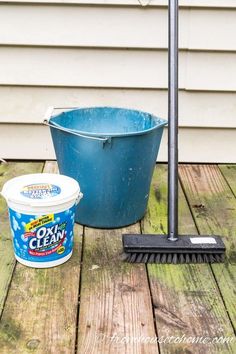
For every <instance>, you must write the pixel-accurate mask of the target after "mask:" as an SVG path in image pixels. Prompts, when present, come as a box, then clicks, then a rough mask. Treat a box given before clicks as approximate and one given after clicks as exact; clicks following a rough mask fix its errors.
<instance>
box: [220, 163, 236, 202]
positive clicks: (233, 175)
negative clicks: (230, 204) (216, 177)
mask: <svg viewBox="0 0 236 354" xmlns="http://www.w3.org/2000/svg"><path fill="white" fill-rule="evenodd" d="M219 169H220V170H221V172H222V173H223V176H224V178H225V179H226V181H227V183H228V184H229V186H230V188H231V189H232V191H233V193H234V195H235V197H236V165H219Z"/></svg>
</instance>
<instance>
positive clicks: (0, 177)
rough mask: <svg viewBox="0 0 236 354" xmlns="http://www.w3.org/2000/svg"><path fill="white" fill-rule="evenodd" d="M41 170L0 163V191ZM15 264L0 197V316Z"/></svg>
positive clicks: (29, 164) (38, 165)
mask: <svg viewBox="0 0 236 354" xmlns="http://www.w3.org/2000/svg"><path fill="white" fill-rule="evenodd" d="M42 168H43V163H40V162H8V163H0V190H2V187H3V184H4V183H5V182H7V181H8V180H9V179H11V178H13V177H17V176H20V175H23V174H27V173H36V172H41V171H42ZM15 263H16V261H15V257H14V252H13V247H12V235H11V229H10V224H9V218H8V209H7V203H6V202H5V200H4V198H3V197H2V196H0V275H1V276H0V316H1V313H2V309H3V304H4V301H5V298H6V295H7V290H8V286H9V284H10V281H11V277H12V272H13V270H14V267H15ZM0 350H1V349H0Z"/></svg>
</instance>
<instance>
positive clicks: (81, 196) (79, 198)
mask: <svg viewBox="0 0 236 354" xmlns="http://www.w3.org/2000/svg"><path fill="white" fill-rule="evenodd" d="M83 196H84V195H83V193H81V192H79V195H78V197H77V198H76V201H75V205H78V204H79V202H80V200H81V199H82V198H83Z"/></svg>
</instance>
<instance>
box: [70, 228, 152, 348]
mask: <svg viewBox="0 0 236 354" xmlns="http://www.w3.org/2000/svg"><path fill="white" fill-rule="evenodd" d="M132 232H133V233H139V232H140V225H139V224H136V225H133V226H130V227H126V228H123V229H114V230H98V229H91V228H86V229H85V241H84V251H83V252H84V253H83V268H82V284H81V298H80V300H81V305H80V313H79V328H78V348H77V353H78V354H85V353H86V354H87V353H88V354H105V353H111V354H113V353H116V354H125V353H126V354H131V353H135V354H139V353H140V354H141V353H142V354H145V353H147V354H157V353H158V347H157V344H156V343H148V344H145V343H139V342H138V341H137V342H133V343H132V342H131V341H132V338H140V336H143V337H151V338H154V339H155V329H154V321H153V313H152V306H151V299H150V292H149V287H148V281H147V274H146V268H145V266H144V265H140V264H139V265H131V264H127V263H125V262H123V261H121V259H120V253H121V250H122V246H121V234H122V233H132ZM112 336H114V337H113V339H110V338H111V337H112ZM122 338H124V339H123V342H121V343H120V342H119V341H121V340H122ZM125 338H127V341H128V340H130V343H125V341H126V339H125ZM134 340H135V339H134Z"/></svg>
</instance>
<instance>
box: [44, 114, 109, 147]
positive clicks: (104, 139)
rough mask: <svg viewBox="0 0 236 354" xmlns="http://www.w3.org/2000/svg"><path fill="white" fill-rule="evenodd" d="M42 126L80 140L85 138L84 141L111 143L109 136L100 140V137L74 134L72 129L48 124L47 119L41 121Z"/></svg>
mask: <svg viewBox="0 0 236 354" xmlns="http://www.w3.org/2000/svg"><path fill="white" fill-rule="evenodd" d="M43 124H45V125H47V126H48V127H51V128H54V129H57V130H61V131H63V132H66V133H70V134H72V135H76V136H80V137H81V138H86V139H91V140H98V141H102V142H103V143H110V142H111V137H109V136H108V137H106V138H102V137H101V138H99V137H96V136H91V135H84V134H80V133H78V132H76V131H75V130H73V129H67V128H62V127H58V126H57V125H54V124H51V123H49V121H48V120H47V119H45V120H44V121H43Z"/></svg>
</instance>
